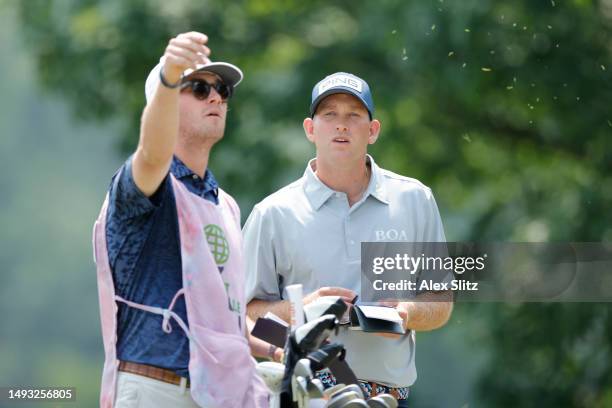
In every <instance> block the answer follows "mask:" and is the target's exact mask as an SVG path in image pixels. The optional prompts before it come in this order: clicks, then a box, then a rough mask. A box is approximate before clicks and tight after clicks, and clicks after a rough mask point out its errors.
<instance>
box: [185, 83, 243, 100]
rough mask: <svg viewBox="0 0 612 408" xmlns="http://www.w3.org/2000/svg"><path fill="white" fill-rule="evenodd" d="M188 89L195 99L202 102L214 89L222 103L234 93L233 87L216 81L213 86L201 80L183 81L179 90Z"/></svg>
mask: <svg viewBox="0 0 612 408" xmlns="http://www.w3.org/2000/svg"><path fill="white" fill-rule="evenodd" d="M185 88H189V89H191V93H192V94H193V96H195V98H196V99H199V100H201V101H203V100H204V99H206V98H208V95H210V90H211V89H212V88H215V91H217V93H218V94H219V95H220V96H221V99H223V100H224V101H226V100H228V99H229V98H230V97H231V96H232V94H233V93H234V87H233V86H231V85H227V84H226V83H224V82H221V81H217V82H215V83H214V84H209V83H208V82H206V81H204V80H202V79H194V80H191V81H185V82H183V84H182V85H181V89H185Z"/></svg>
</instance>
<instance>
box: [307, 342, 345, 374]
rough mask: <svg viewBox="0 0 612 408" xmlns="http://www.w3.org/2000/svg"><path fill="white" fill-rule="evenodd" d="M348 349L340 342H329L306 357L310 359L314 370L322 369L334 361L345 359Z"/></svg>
mask: <svg viewBox="0 0 612 408" xmlns="http://www.w3.org/2000/svg"><path fill="white" fill-rule="evenodd" d="M345 355H346V349H345V348H344V346H343V345H342V344H340V343H328V344H324V345H322V346H321V347H320V348H319V349H318V350H315V351H313V352H311V353H308V355H307V356H306V358H307V359H308V360H310V367H311V369H312V371H320V370H322V369H324V368H326V367H328V366H329V365H330V364H331V362H332V361H334V360H335V359H339V360H340V361H342V360H344V357H345Z"/></svg>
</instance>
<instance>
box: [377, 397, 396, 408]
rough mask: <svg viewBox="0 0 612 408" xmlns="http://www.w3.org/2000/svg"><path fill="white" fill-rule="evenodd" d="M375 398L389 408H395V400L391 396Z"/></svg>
mask: <svg viewBox="0 0 612 408" xmlns="http://www.w3.org/2000/svg"><path fill="white" fill-rule="evenodd" d="M375 398H379V399H381V400H383V401H385V402H386V403H387V406H388V407H389V408H397V405H398V403H397V400H396V399H395V397H394V396H393V395H391V394H379V395H377V396H376V397H375Z"/></svg>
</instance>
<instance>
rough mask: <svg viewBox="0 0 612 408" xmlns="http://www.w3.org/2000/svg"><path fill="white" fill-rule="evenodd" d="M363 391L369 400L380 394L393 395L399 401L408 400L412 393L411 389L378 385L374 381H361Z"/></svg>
mask: <svg viewBox="0 0 612 408" xmlns="http://www.w3.org/2000/svg"><path fill="white" fill-rule="evenodd" d="M359 385H361V389H362V390H363V391H365V393H366V395H367V397H368V398H371V397H375V396H377V395H379V394H391V395H392V396H394V397H395V399H397V400H406V399H408V394H409V393H410V388H409V387H389V386H388V385H384V384H378V383H375V382H372V381H362V380H359Z"/></svg>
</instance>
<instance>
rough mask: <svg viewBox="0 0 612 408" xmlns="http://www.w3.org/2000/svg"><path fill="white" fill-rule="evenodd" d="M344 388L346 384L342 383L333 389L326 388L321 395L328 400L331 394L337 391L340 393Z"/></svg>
mask: <svg viewBox="0 0 612 408" xmlns="http://www.w3.org/2000/svg"><path fill="white" fill-rule="evenodd" d="M344 387H346V384H343V383H341V384H336V385H334V386H333V387H331V388H328V389H326V390H325V391H323V395H325V398H327V399H330V398H331V396H332V395H333V394H335V393H336V392H337V391H340V390H341V389H343V388H344Z"/></svg>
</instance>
